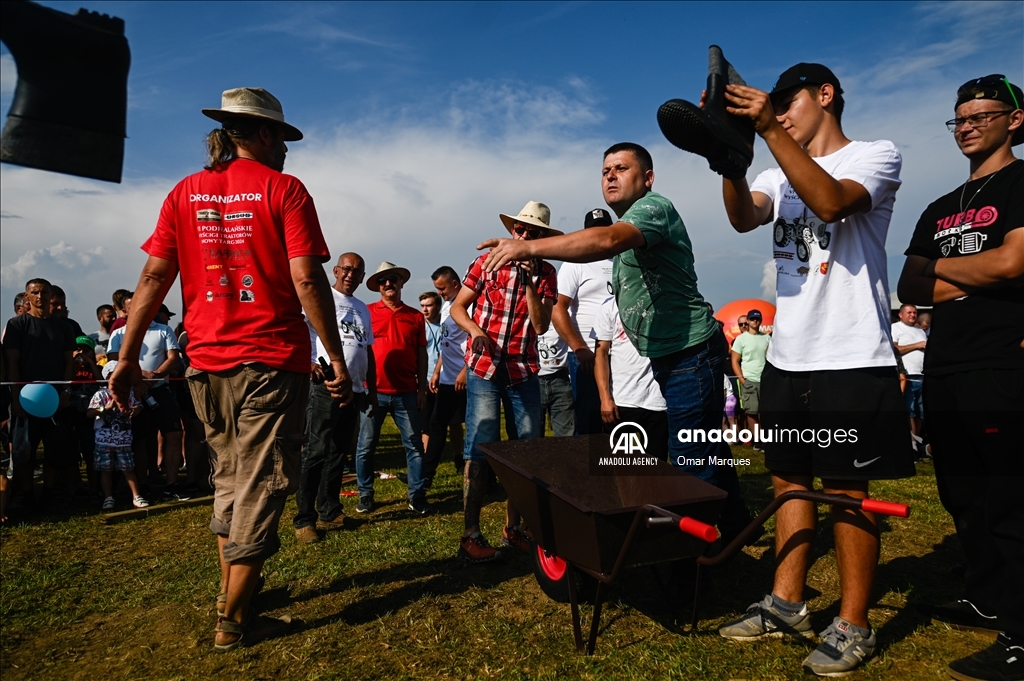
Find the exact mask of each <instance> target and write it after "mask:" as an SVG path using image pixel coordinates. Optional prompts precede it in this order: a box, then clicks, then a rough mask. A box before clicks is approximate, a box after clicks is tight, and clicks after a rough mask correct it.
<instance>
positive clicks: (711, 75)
mask: <svg viewBox="0 0 1024 681" xmlns="http://www.w3.org/2000/svg"><path fill="white" fill-rule="evenodd" d="M726 85H746V82H745V81H744V80H743V78H741V77H740V74H739V73H737V72H736V69H735V68H733V66H732V64H730V63H729V62H728V61H726V59H725V56H724V55H723V54H722V50H721V48H720V47H718V46H717V45H712V46H711V47H709V48H708V86H707V98H706V99H705V101H704V108H703V109H702V108H700V106H698V105H696V104H693V103H691V102H687V101H686V100H683V99H671V100H669V101H667V102H665V103H664V104H662V105H661V108H659V109H658V126H659V127H661V132H662V134H664V135H665V139H667V140H668V141H669V142H671V143H672V144H673V145H675V146H677V147H679V148H680V149H682V150H683V151H689V152H691V153H694V154H697V155H698V156H703V157H704V158H706V159H707V160H708V165H709V166H710V167H711V169H712V170H714V171H715V172H716V173H718V174H719V175H722V176H724V177H727V178H729V179H733V180H736V179H740V178H742V177H743V176H745V175H746V172H747V168H748V167H750V163H751V161H753V160H754V123H753V121H751V120H750V119H747V118H742V117H740V116H734V115H732V114H730V113H727V112H726V110H725V86H726Z"/></svg>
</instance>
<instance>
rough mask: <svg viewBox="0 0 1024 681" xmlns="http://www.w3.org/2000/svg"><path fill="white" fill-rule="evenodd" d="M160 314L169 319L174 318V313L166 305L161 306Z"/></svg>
mask: <svg viewBox="0 0 1024 681" xmlns="http://www.w3.org/2000/svg"><path fill="white" fill-rule="evenodd" d="M160 312H163V313H164V314H165V315H167V316H168V317H173V316H174V313H173V312H171V311H170V309H168V307H167V306H166V305H164V304H163V303H161V304H160Z"/></svg>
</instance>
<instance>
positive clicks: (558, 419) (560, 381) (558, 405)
mask: <svg viewBox="0 0 1024 681" xmlns="http://www.w3.org/2000/svg"><path fill="white" fill-rule="evenodd" d="M575 408H576V407H575V404H574V403H573V398H572V385H571V384H570V382H569V370H568V369H565V368H563V369H562V370H560V371H557V372H555V373H553V374H548V375H547V376H540V411H541V428H542V429H543V427H544V415H545V414H547V415H548V417H549V418H550V419H551V430H553V431H554V433H555V437H571V436H572V435H574V434H575V430H576V414H575V411H574V410H575ZM542 432H543V430H542Z"/></svg>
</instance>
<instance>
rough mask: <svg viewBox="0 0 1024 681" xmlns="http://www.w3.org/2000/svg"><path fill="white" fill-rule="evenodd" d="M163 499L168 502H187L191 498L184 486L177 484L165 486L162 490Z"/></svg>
mask: <svg viewBox="0 0 1024 681" xmlns="http://www.w3.org/2000/svg"><path fill="white" fill-rule="evenodd" d="M163 494H164V498H165V499H167V500H168V501H188V500H189V499H191V498H192V494H191V493H189V491H188V490H187V489H185V486H184V485H182V484H181V483H179V482H176V483H174V484H173V485H167V487H165V488H164V493H163Z"/></svg>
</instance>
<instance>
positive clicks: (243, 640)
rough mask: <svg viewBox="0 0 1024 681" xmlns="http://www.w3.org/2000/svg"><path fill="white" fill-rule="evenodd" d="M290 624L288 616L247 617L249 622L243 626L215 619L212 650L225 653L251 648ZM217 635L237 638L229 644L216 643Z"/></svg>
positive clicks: (221, 618) (222, 619) (227, 620)
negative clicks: (235, 636)
mask: <svg viewBox="0 0 1024 681" xmlns="http://www.w3.org/2000/svg"><path fill="white" fill-rule="evenodd" d="M291 623H292V618H291V617H289V616H288V615H283V616H281V617H263V616H262V615H249V620H248V621H247V622H245V623H244V624H239V623H238V622H233V621H231V620H229V619H224V618H223V617H219V618H217V629H216V634H215V635H214V639H213V649H214V650H216V651H218V652H222V653H226V652H230V651H232V650H235V649H236V648H241V647H244V646H251V645H254V644H256V643H259V642H260V641H262V640H263V639H265V638H267V637H270V636H273V635H274V634H277V633H279V632H281V631H282V630H284V629H285V627H287V626H288V625H289V624H291ZM219 634H232V635H235V634H237V635H238V638H236V639H235V640H234V641H231V642H229V643H217V635H219Z"/></svg>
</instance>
